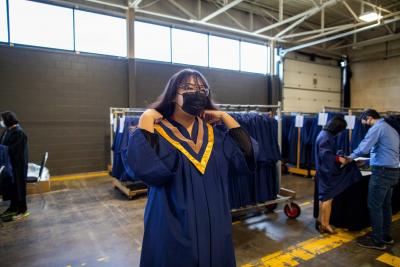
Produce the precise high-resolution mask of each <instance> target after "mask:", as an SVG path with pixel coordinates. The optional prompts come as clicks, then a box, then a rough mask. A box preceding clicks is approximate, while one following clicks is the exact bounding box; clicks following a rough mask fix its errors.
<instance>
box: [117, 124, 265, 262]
mask: <svg viewBox="0 0 400 267" xmlns="http://www.w3.org/2000/svg"><path fill="white" fill-rule="evenodd" d="M237 129H241V128H237ZM232 130H235V129H231V130H229V131H227V132H224V131H221V130H219V129H218V128H217V127H212V126H211V125H210V124H208V123H205V122H204V121H203V120H201V119H199V118H197V119H196V120H195V124H194V126H193V133H192V135H189V133H188V132H187V131H186V129H185V128H184V127H183V126H181V125H180V124H179V123H177V122H175V121H173V120H171V119H168V120H166V119H164V120H163V121H162V122H160V123H159V124H157V125H155V133H154V134H152V135H153V136H152V137H155V139H156V142H155V143H156V145H153V144H152V143H153V141H151V142H149V140H148V139H147V138H146V135H148V134H150V133H148V132H147V131H145V130H142V129H137V130H135V131H134V132H133V133H132V134H131V137H130V139H129V144H128V147H127V151H126V152H125V153H126V157H124V158H125V161H126V162H125V167H126V168H129V169H130V170H128V173H129V172H133V173H134V174H135V175H136V177H138V178H139V179H141V180H142V181H144V182H145V183H146V184H147V185H148V186H149V192H148V200H147V205H146V208H145V215H144V237H143V246H142V255H141V260H140V266H142V267H152V266H154V267H163V266H165V267H169V266H174V267H179V266H182V267H188V266H200V267H203V266H204V267H205V266H213V267H219V266H224V267H230V266H235V255H234V249H233V244H232V231H231V215H230V208H229V201H228V188H227V185H228V178H229V177H228V168H230V167H231V168H232V167H234V168H235V169H236V171H237V172H238V173H247V172H249V171H250V170H249V168H248V166H251V165H254V166H255V164H248V162H247V161H246V157H245V156H244V154H243V152H242V150H241V148H242V147H240V144H238V143H237V142H236V141H235V140H236V139H234V138H233V134H232V133H233V132H234V131H232ZM243 132H244V130H243ZM248 139H249V143H250V146H251V153H256V151H257V145H256V143H255V142H253V140H252V141H251V142H250V138H249V137H248ZM153 140H154V138H153ZM252 159H253V161H254V159H255V155H252ZM254 166H252V167H254Z"/></svg>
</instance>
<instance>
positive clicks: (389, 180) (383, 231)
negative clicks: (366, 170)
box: [368, 167, 400, 242]
mask: <svg viewBox="0 0 400 267" xmlns="http://www.w3.org/2000/svg"><path fill="white" fill-rule="evenodd" d="M399 170H400V169H389V168H381V167H372V175H371V179H370V180H369V186H368V209H369V214H370V218H371V226H372V238H373V239H374V240H375V241H377V242H382V240H383V237H384V236H390V224H391V222H392V191H393V189H392V187H393V186H394V185H396V184H397V183H398V181H399Z"/></svg>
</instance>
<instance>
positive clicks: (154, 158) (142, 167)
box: [122, 129, 174, 186]
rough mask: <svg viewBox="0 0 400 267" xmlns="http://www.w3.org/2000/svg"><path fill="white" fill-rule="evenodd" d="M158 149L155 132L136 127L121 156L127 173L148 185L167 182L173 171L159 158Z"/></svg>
mask: <svg viewBox="0 0 400 267" xmlns="http://www.w3.org/2000/svg"><path fill="white" fill-rule="evenodd" d="M158 150H159V140H158V135H157V134H154V133H150V132H147V131H146V130H143V129H136V130H135V131H134V132H133V133H132V134H131V136H130V138H129V142H128V146H127V148H126V149H125V151H124V152H123V154H124V155H123V157H122V158H123V161H124V166H125V170H126V171H127V173H128V174H129V175H130V176H131V177H136V178H138V179H140V180H142V181H143V182H144V183H146V184H147V185H149V186H161V185H163V184H165V183H167V182H169V181H170V180H171V178H172V177H173V176H174V173H173V172H172V171H171V170H170V169H169V168H168V167H167V166H166V165H165V164H164V162H163V161H162V160H161V159H160V157H159V156H158Z"/></svg>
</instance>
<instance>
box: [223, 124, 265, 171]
mask: <svg viewBox="0 0 400 267" xmlns="http://www.w3.org/2000/svg"><path fill="white" fill-rule="evenodd" d="M224 153H225V155H226V157H227V158H228V159H229V161H230V163H231V165H232V166H233V167H234V168H235V170H236V171H238V172H240V173H249V172H254V171H255V169H256V161H257V155H258V143H257V141H255V140H254V139H253V138H251V137H250V136H249V134H248V133H247V132H246V131H245V130H244V129H243V128H242V127H238V128H233V129H230V130H228V133H227V135H226V136H225V140H224Z"/></svg>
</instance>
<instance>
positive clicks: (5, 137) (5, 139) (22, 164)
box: [0, 111, 29, 220]
mask: <svg viewBox="0 0 400 267" xmlns="http://www.w3.org/2000/svg"><path fill="white" fill-rule="evenodd" d="M0 124H1V125H2V126H3V128H5V131H4V132H3V134H2V135H1V137H0V144H1V145H4V146H7V147H8V153H9V157H10V161H11V166H12V175H13V183H12V184H11V186H10V187H9V188H8V190H7V191H8V192H4V196H3V199H5V200H10V206H9V208H8V209H7V210H6V211H5V212H3V213H2V214H1V215H0V217H1V218H2V219H3V220H4V219H5V218H7V220H8V219H12V220H17V219H21V218H23V217H26V216H28V215H29V213H28V211H27V210H28V208H27V204H26V177H27V174H28V138H27V136H26V134H25V133H24V130H23V129H22V127H21V126H20V125H19V122H18V119H17V117H16V115H15V114H14V113H13V112H11V111H6V112H3V113H2V114H1V122H0Z"/></svg>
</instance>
